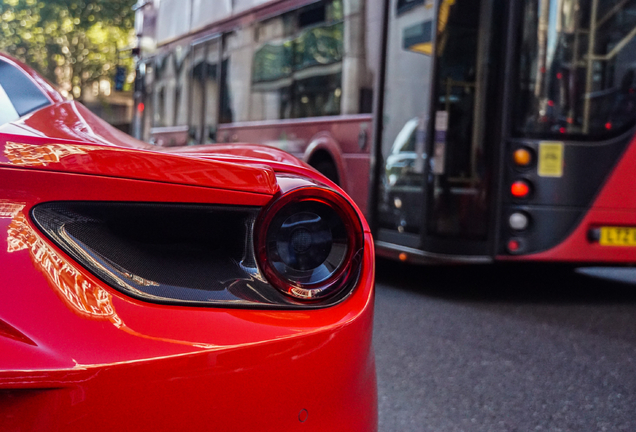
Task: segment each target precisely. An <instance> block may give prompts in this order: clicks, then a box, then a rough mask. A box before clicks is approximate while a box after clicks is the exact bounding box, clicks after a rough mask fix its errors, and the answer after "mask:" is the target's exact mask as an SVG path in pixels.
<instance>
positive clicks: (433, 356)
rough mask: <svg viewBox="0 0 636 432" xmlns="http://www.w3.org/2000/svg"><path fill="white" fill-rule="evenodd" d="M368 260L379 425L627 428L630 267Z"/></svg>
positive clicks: (634, 290)
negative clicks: (372, 266)
mask: <svg viewBox="0 0 636 432" xmlns="http://www.w3.org/2000/svg"><path fill="white" fill-rule="evenodd" d="M593 273H594V274H600V273H603V275H605V276H608V275H609V276H615V277H616V279H618V280H622V281H623V282H616V281H607V280H603V279H598V278H595V277H590V276H587V275H584V274H581V273H580V272H577V273H575V272H573V271H571V270H568V269H563V268H555V267H545V266H534V265H533V266H527V267H517V266H514V267H505V266H484V267H446V268H439V267H436V268H435V267H408V266H403V265H400V264H397V263H391V262H387V261H379V263H378V272H377V275H378V276H377V288H378V290H377V299H376V323H375V339H374V343H375V350H376V356H377V370H378V386H379V408H380V431H381V432H389V431H437V432H444V431H488V432H495V431H506V432H510V431H520V432H522V431H523V432H525V431H635V430H636V282H635V283H634V285H631V284H629V283H626V282H629V281H635V280H636V276H635V275H636V270H627V271H625V270H621V271H618V272H612V271H607V270H603V271H600V272H599V271H593Z"/></svg>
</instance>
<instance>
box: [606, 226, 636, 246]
mask: <svg viewBox="0 0 636 432" xmlns="http://www.w3.org/2000/svg"><path fill="white" fill-rule="evenodd" d="M599 244H600V245H601V246H636V228H630V227H601V238H600V240H599Z"/></svg>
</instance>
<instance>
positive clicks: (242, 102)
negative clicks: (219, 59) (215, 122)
mask: <svg viewBox="0 0 636 432" xmlns="http://www.w3.org/2000/svg"><path fill="white" fill-rule="evenodd" d="M252 33H253V28H252V27H246V28H242V29H240V30H237V31H235V32H232V33H228V34H226V35H225V37H224V41H223V65H222V68H223V72H222V75H221V85H222V92H223V94H222V101H221V123H233V122H244V121H248V120H249V91H250V80H251V77H250V73H251V70H252V67H251V65H252V50H253V42H252V41H253V40H254V37H253V35H252Z"/></svg>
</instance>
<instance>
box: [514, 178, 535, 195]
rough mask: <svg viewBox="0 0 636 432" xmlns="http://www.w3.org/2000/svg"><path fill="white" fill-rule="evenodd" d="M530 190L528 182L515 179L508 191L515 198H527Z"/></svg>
mask: <svg viewBox="0 0 636 432" xmlns="http://www.w3.org/2000/svg"><path fill="white" fill-rule="evenodd" d="M530 191H531V189H530V184H529V183H528V182H527V181H525V180H517V181H515V182H514V183H512V185H511V186H510V193H511V194H512V196H513V197H515V198H527V197H528V195H530Z"/></svg>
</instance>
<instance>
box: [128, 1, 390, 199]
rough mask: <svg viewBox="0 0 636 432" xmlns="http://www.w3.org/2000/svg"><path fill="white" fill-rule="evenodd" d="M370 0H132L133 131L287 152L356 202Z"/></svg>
mask: <svg viewBox="0 0 636 432" xmlns="http://www.w3.org/2000/svg"><path fill="white" fill-rule="evenodd" d="M374 3H375V2H373V1H371V0H369V1H367V0H320V1H316V0H274V1H272V0H233V1H220V0H199V1H192V0H186V1H184V0H161V2H159V1H140V2H139V3H138V4H137V5H136V6H135V7H136V9H137V16H136V26H137V29H136V30H137V34H138V37H139V61H138V66H137V85H136V102H137V104H136V105H137V115H136V117H135V120H134V135H135V136H136V137H138V138H141V139H143V140H145V141H149V142H151V143H154V144H156V145H157V146H159V147H174V146H186V145H195V144H196V145H201V144H209V143H226V144H227V143H234V142H250V143H258V144H266V145H269V146H274V147H277V148H280V149H282V150H285V151H288V152H290V153H292V154H294V155H295V156H297V157H299V158H300V159H302V160H304V161H305V162H307V163H308V164H310V165H311V166H313V167H315V168H316V169H318V170H319V171H320V172H322V173H323V174H325V175H326V176H327V177H329V178H330V179H331V180H333V181H334V182H335V183H337V184H338V185H340V186H341V187H342V188H343V189H344V190H345V191H346V192H347V193H349V195H351V197H352V198H353V199H354V200H355V201H356V202H357V203H358V204H359V205H360V207H361V208H366V206H367V197H368V193H369V180H368V179H369V158H370V147H371V129H372V116H371V111H372V103H373V88H374V82H375V80H376V75H377V72H376V69H377V67H378V65H379V55H380V49H379V46H380V43H381V36H382V35H381V31H379V29H381V27H382V21H381V11H382V8H381V7H378V5H375V4H374Z"/></svg>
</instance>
